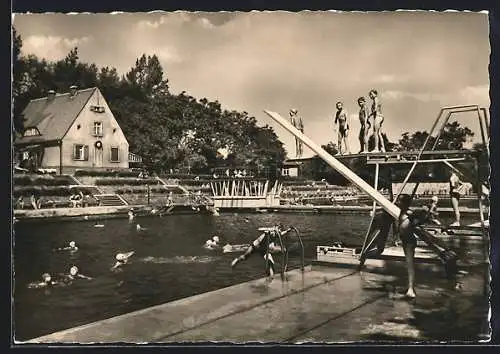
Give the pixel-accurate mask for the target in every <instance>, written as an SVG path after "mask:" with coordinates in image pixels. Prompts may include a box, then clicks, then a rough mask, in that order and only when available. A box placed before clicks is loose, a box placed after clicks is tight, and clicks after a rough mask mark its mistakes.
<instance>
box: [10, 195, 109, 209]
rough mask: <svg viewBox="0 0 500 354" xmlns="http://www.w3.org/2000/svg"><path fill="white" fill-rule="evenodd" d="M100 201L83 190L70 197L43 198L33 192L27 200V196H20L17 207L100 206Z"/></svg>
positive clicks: (15, 206) (15, 205)
mask: <svg viewBox="0 0 500 354" xmlns="http://www.w3.org/2000/svg"><path fill="white" fill-rule="evenodd" d="M98 205H99V201H98V200H97V199H95V198H93V197H92V196H91V195H84V194H83V193H82V192H79V193H75V194H72V195H71V196H70V197H69V199H67V197H64V198H57V197H52V198H47V197H45V198H42V197H39V196H36V195H35V194H32V195H31V196H30V197H29V201H28V202H26V197H25V196H22V195H21V196H19V197H18V198H17V200H16V201H15V204H14V208H15V209H43V208H58V207H59V208H67V207H72V208H77V207H87V206H98Z"/></svg>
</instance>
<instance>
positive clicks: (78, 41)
mask: <svg viewBox="0 0 500 354" xmlns="http://www.w3.org/2000/svg"><path fill="white" fill-rule="evenodd" d="M91 40H92V37H87V36H84V37H79V38H66V37H59V36H42V35H32V36H28V37H26V38H25V39H23V48H22V51H23V53H33V54H36V55H37V56H39V57H42V58H45V59H48V60H58V59H61V58H62V57H64V56H65V55H66V54H67V53H68V52H69V50H71V49H72V48H74V47H78V46H81V45H82V44H86V43H88V42H90V41H91Z"/></svg>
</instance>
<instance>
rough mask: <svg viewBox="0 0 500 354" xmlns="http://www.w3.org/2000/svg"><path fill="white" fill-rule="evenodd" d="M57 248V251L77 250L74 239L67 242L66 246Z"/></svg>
mask: <svg viewBox="0 0 500 354" xmlns="http://www.w3.org/2000/svg"><path fill="white" fill-rule="evenodd" d="M57 250H58V251H70V252H76V251H78V247H77V246H76V242H75V241H70V243H69V244H68V246H66V247H62V248H58V249H57Z"/></svg>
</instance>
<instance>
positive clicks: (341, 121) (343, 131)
mask: <svg viewBox="0 0 500 354" xmlns="http://www.w3.org/2000/svg"><path fill="white" fill-rule="evenodd" d="M336 107H337V112H336V113H335V122H334V124H335V127H336V130H337V139H338V149H339V154H340V155H343V149H342V146H345V151H346V152H347V153H348V154H350V153H351V149H350V148H349V143H348V142H347V137H348V135H349V122H348V115H347V111H346V110H345V109H344V105H343V103H342V102H337V104H336ZM337 124H338V127H337Z"/></svg>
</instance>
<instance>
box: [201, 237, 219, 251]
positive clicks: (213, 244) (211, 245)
mask: <svg viewBox="0 0 500 354" xmlns="http://www.w3.org/2000/svg"><path fill="white" fill-rule="evenodd" d="M204 247H205V248H207V249H215V248H219V247H220V239H219V236H213V237H212V238H211V239H210V240H207V241H206V242H205V245H204Z"/></svg>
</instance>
